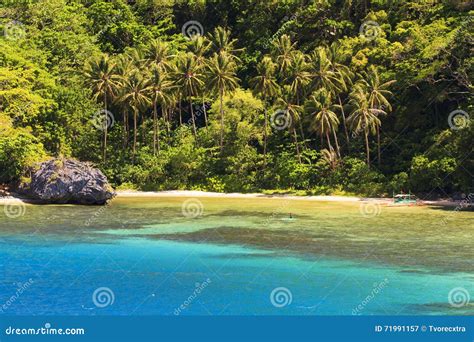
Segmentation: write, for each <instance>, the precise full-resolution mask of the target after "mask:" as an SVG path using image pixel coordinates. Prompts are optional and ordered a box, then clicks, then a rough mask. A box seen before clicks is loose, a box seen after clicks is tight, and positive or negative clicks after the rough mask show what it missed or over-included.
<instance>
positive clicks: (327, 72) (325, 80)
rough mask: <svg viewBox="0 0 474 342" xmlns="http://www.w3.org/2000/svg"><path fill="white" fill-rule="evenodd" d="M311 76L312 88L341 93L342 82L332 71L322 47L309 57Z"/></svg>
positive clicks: (326, 53) (329, 61)
mask: <svg viewBox="0 0 474 342" xmlns="http://www.w3.org/2000/svg"><path fill="white" fill-rule="evenodd" d="M310 63H311V74H312V75H311V76H312V78H313V84H312V86H313V88H314V89H321V88H325V89H326V90H329V91H341V90H342V89H343V88H344V83H343V82H344V81H343V79H341V77H340V76H339V75H338V74H337V73H336V72H335V71H334V68H333V65H332V63H331V60H330V59H329V58H328V52H327V51H326V49H325V48H324V47H318V48H316V49H315V50H314V51H313V53H312V54H311V55H310Z"/></svg>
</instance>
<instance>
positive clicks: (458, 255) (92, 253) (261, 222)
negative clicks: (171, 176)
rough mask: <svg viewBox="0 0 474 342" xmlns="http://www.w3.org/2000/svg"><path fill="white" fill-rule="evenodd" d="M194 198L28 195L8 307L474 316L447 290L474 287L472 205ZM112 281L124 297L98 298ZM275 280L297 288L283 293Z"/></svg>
mask: <svg viewBox="0 0 474 342" xmlns="http://www.w3.org/2000/svg"><path fill="white" fill-rule="evenodd" d="M185 200H186V198H117V199H115V200H114V201H113V202H112V203H111V205H109V206H107V207H86V206H72V205H70V206H69V205H68V206H54V205H49V206H32V205H28V206H27V207H26V210H25V214H24V215H23V216H21V217H18V218H14V219H12V218H7V217H5V216H3V217H2V220H1V221H0V245H1V246H0V273H1V274H2V277H1V278H0V304H2V303H7V304H8V305H6V307H5V305H4V306H3V309H2V311H0V314H21V315H30V314H37V315H108V314H112V315H153V314H163V315H173V314H177V313H179V314H181V315H189V314H191V315H235V314H237V315H241V314H242V315H267V314H268V315H288V314H289V315H339V314H343V315H351V314H363V315H370V314H382V315H383V314H394V315H407V314H453V315H456V314H468V315H472V314H474V307H473V306H472V304H467V305H463V306H461V307H456V306H453V305H450V303H449V300H448V296H449V293H450V291H452V290H453V289H457V288H462V289H464V290H466V291H467V292H468V293H469V294H471V297H473V294H474V267H473V261H474V252H473V251H474V239H473V235H474V234H473V227H474V213H472V212H453V211H449V210H445V209H443V208H430V207H387V206H378V205H372V204H370V205H368V206H367V205H363V206H361V205H360V204H358V203H351V202H316V201H306V200H287V199H267V198H255V199H250V198H246V199H229V198H199V201H201V203H202V215H200V216H198V217H195V218H193V217H189V216H188V217H187V216H185V215H183V212H182V204H183V202H184V201H185ZM193 203H194V202H193ZM193 209H196V208H195V207H193V208H191V209H190V210H191V212H193V211H192V210H193ZM200 209H201V208H198V210H200ZM0 210H1V208H0ZM0 212H3V210H2V211H0ZM290 213H291V216H292V219H290V218H289V216H290ZM29 279H31V280H32V283H31V285H29V286H28V288H26V289H25V290H24V291H22V293H21V294H20V295H19V296H16V293H17V289H18V288H19V287H21V284H24V283H25V282H27V281H28V280H29ZM203 284H205V285H206V286H205V287H204V286H203ZM100 287H107V288H109V289H110V290H111V291H112V292H113V297H114V298H113V299H114V300H113V304H110V305H107V306H105V307H98V306H97V305H95V303H94V302H93V300H92V296H93V293H94V291H95V290H96V289H98V288H100ZM198 288H199V289H200V290H199V293H196V292H197V291H196V289H198ZM276 288H285V290H284V293H283V294H281V296H280V297H271V293H272V291H273V290H274V289H276ZM12 296H15V298H16V299H15V300H14V301H13V302H12V301H11V297H12ZM272 299H273V302H272ZM275 300H276V302H275ZM278 300H282V301H283V302H278ZM471 302H472V300H471ZM281 304H285V305H281ZM180 307H181V308H182V309H181V310H177V309H178V308H180ZM183 307H184V309H183Z"/></svg>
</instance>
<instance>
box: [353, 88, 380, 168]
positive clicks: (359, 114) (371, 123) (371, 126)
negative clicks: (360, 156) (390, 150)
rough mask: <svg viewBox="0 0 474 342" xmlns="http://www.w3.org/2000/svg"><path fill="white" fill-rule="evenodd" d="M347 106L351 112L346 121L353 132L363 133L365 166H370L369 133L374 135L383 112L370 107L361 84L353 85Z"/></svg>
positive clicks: (367, 96)
mask: <svg viewBox="0 0 474 342" xmlns="http://www.w3.org/2000/svg"><path fill="white" fill-rule="evenodd" d="M349 104H350V105H351V106H352V108H353V111H352V113H351V115H349V117H348V118H347V120H348V122H349V123H350V124H351V126H352V130H353V131H354V132H360V131H362V130H363V131H364V136H365V149H366V156H367V165H368V166H370V149H369V133H372V134H375V131H376V128H377V126H378V125H380V119H379V118H378V116H379V115H381V114H384V113H385V112H384V111H383V110H381V109H377V108H372V107H371V106H370V104H369V94H368V93H367V92H366V91H365V89H364V87H363V86H362V85H361V84H356V85H355V87H354V90H353V91H352V92H351V94H350V101H349Z"/></svg>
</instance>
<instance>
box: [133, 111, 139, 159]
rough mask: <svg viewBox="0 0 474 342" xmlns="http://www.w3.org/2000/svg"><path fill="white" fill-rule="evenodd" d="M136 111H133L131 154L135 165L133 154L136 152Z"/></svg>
mask: <svg viewBox="0 0 474 342" xmlns="http://www.w3.org/2000/svg"><path fill="white" fill-rule="evenodd" d="M137 116H138V113H137V110H136V109H134V110H133V153H132V156H133V158H132V160H133V163H135V153H136V152H137Z"/></svg>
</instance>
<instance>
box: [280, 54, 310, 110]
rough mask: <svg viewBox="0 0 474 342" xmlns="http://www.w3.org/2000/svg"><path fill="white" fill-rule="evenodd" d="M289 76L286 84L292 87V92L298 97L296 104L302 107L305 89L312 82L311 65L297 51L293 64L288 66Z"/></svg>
mask: <svg viewBox="0 0 474 342" xmlns="http://www.w3.org/2000/svg"><path fill="white" fill-rule="evenodd" d="M287 70H288V75H287V77H286V78H285V83H287V84H289V85H290V90H291V92H292V93H293V94H294V95H295V96H296V104H297V105H300V99H301V98H302V97H303V96H304V90H305V87H306V86H307V85H308V84H309V83H310V82H311V74H310V72H309V65H308V63H307V62H306V56H305V55H304V54H303V53H302V52H300V51H296V52H295V53H293V55H292V58H291V62H290V64H289V66H288V69H287Z"/></svg>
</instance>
